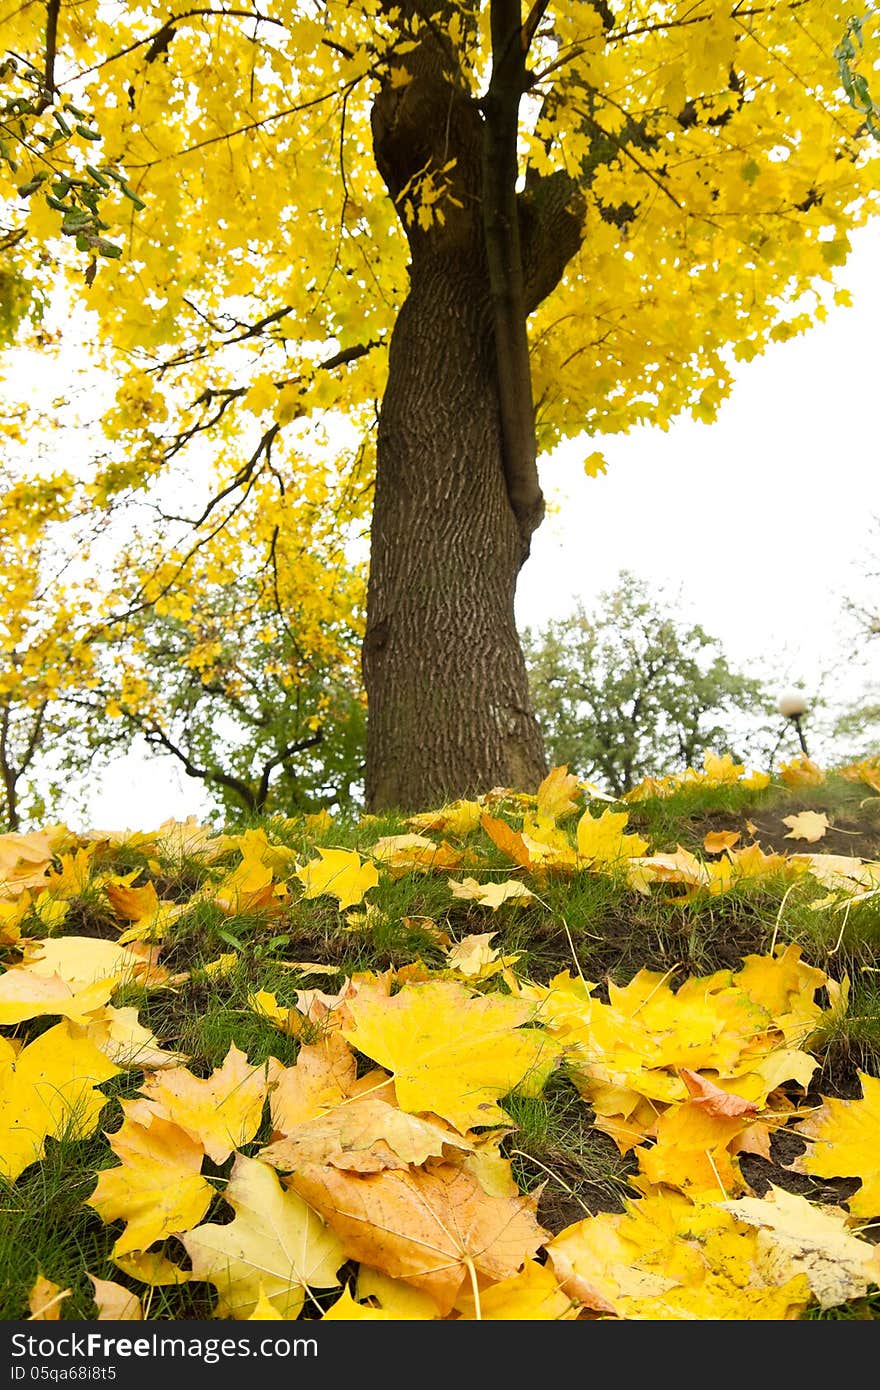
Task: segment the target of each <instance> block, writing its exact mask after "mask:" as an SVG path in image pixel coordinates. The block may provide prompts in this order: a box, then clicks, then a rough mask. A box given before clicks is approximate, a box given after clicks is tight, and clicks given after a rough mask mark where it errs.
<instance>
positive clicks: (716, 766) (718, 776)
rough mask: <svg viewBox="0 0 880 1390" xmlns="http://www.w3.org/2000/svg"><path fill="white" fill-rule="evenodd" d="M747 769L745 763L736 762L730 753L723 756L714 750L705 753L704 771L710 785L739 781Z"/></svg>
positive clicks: (716, 785)
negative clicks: (713, 751)
mask: <svg viewBox="0 0 880 1390" xmlns="http://www.w3.org/2000/svg"><path fill="white" fill-rule="evenodd" d="M745 770H746V769H745V764H744V763H735V762H734V761H733V757H732V755H731V754H730V753H725V754H724V756H723V757H719V756H718V754H717V753H712V752H706V753H704V754H703V771H704V773H705V776H706V781H707V782H708V784H709V786H710V787H718V786H725V785H727V784H728V783H731V782H738V781H739V779H740V777H742V775H743V773H744V772H745Z"/></svg>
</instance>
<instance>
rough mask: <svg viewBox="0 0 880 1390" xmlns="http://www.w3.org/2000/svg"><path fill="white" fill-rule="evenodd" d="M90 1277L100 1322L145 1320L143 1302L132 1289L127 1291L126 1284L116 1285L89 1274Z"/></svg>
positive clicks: (112, 1281) (111, 1281) (113, 1282)
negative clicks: (106, 1320) (109, 1320)
mask: <svg viewBox="0 0 880 1390" xmlns="http://www.w3.org/2000/svg"><path fill="white" fill-rule="evenodd" d="M88 1277H89V1278H90V1279H91V1281H92V1288H93V1289H94V1291H95V1307H96V1308H97V1310H98V1321H99V1322H102V1321H103V1320H104V1319H105V1318H109V1319H112V1321H114V1322H140V1321H141V1320H142V1319H143V1316H144V1310H143V1308H142V1306H141V1301H140V1299H139V1298H138V1296H137V1294H135V1293H132V1291H131V1289H127V1288H126V1287H125V1285H124V1284H117V1283H115V1281H114V1280H112V1279H98V1278H97V1277H96V1275H94V1274H89V1276H88Z"/></svg>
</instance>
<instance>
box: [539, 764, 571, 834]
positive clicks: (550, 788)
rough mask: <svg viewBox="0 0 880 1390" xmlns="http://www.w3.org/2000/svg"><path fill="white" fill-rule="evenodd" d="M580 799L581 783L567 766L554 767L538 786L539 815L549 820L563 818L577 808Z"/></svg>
mask: <svg viewBox="0 0 880 1390" xmlns="http://www.w3.org/2000/svg"><path fill="white" fill-rule="evenodd" d="M580 800H581V785H580V783H579V782H578V779H577V778H576V777H575V776H574V775H573V774H572V773H570V772H569V770H568V767H567V766H563V767H554V768H553V769H552V770H551V771H550V772H548V773H547V776H546V777H545V778H544V780H543V782H542V783H541V785H540V786H539V787H538V796H537V809H538V815H539V816H546V817H547V818H548V819H549V820H551V821H560V820H565V818H566V816H570V815H572V814H573V813H574V812H575V811H576V810H577V808H578V803H579V802H580Z"/></svg>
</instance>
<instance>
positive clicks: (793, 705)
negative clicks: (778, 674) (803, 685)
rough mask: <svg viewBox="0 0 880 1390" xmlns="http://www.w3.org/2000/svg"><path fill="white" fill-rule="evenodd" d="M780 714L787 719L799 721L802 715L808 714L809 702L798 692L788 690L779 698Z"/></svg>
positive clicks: (778, 707)
mask: <svg viewBox="0 0 880 1390" xmlns="http://www.w3.org/2000/svg"><path fill="white" fill-rule="evenodd" d="M776 708H777V709H778V710H779V713H780V714H783V715H785V718H786V719H797V718H799V716H800V715H802V714H806V712H807V702H806V700H805V699H804V697H803V695H801V693H800V691H798V690H787V691H786V692H785V694H784V695H781V696H780V698H779V704H778V705H777V706H776Z"/></svg>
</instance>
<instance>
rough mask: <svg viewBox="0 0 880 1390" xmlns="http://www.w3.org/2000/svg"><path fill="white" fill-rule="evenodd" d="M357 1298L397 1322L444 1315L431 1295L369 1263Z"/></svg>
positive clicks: (359, 1282) (360, 1268) (362, 1270)
mask: <svg viewBox="0 0 880 1390" xmlns="http://www.w3.org/2000/svg"><path fill="white" fill-rule="evenodd" d="M513 1195H514V1196H515V1195H516V1193H514V1194H513ZM357 1297H358V1298H359V1299H360V1300H363V1299H366V1298H369V1299H371V1300H372V1301H373V1302H374V1303H375V1304H376V1305H377V1306H378V1307H379V1308H381V1309H382V1310H383V1312H386V1313H388V1315H389V1316H390V1317H392V1318H394V1319H395V1320H396V1321H397V1322H430V1321H432V1320H434V1319H436V1318H438V1317H439V1316H440V1313H439V1310H438V1308H437V1304H436V1303H435V1302H434V1300H433V1298H432V1297H431V1295H430V1294H427V1293H423V1292H422V1291H421V1289H416V1288H414V1287H413V1285H412V1284H407V1283H406V1281H405V1280H403V1279H393V1278H392V1277H391V1275H390V1274H383V1273H382V1271H381V1270H379V1269H371V1268H370V1266H369V1265H366V1264H360V1265H358V1272H357Z"/></svg>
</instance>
